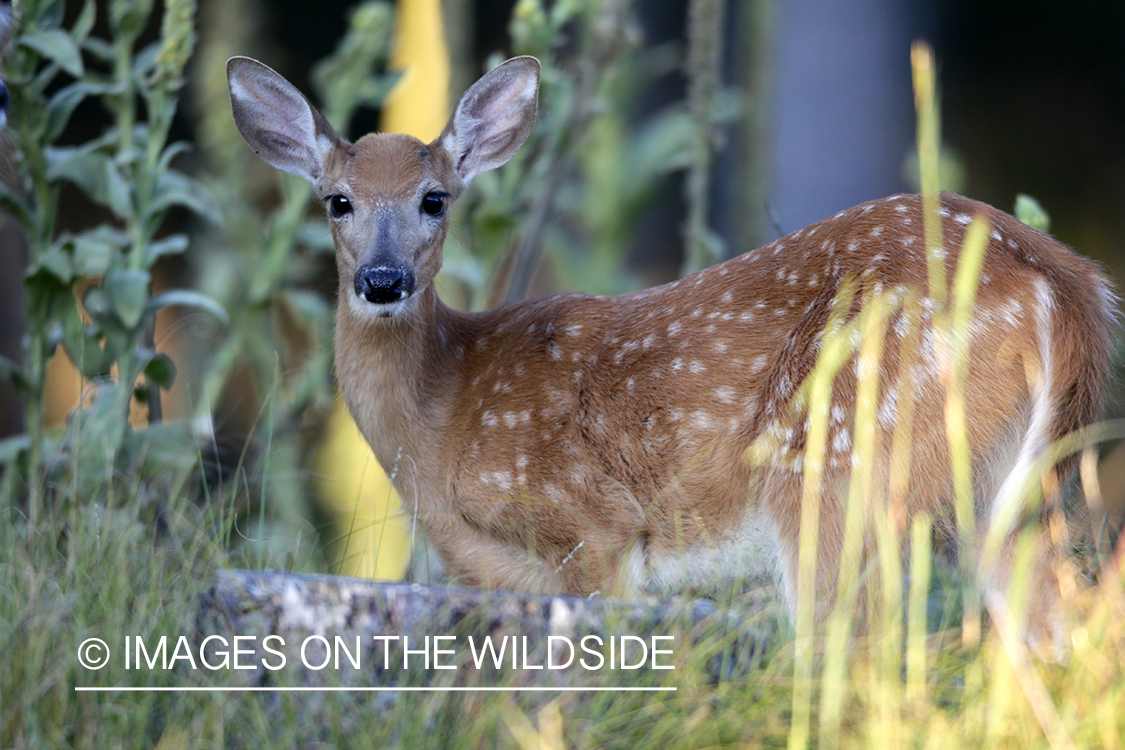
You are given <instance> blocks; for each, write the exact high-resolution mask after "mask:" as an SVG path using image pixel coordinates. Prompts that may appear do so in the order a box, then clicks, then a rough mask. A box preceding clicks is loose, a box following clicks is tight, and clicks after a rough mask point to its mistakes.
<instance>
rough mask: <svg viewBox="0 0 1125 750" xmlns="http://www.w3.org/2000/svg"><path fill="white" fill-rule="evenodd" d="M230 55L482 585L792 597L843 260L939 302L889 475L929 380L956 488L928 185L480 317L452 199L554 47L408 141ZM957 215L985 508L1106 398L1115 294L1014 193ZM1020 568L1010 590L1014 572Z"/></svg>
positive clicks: (344, 335) (832, 535)
mask: <svg viewBox="0 0 1125 750" xmlns="http://www.w3.org/2000/svg"><path fill="white" fill-rule="evenodd" d="M227 71H228V78H229V83H230V90H231V100H232V105H233V109H234V118H235V122H236V123H237V125H238V128H239V130H240V131H241V132H242V135H243V136H244V137H245V138H246V140H247V142H249V144H250V145H251V147H252V148H253V149H254V150H255V152H256V153H258V155H259V156H261V158H262V159H264V160H265V161H266V162H268V163H269V164H271V165H273V166H274V167H276V168H277V169H280V170H282V171H285V172H289V173H292V174H296V175H300V176H302V177H304V178H306V179H308V180H309V181H310V182H312V183H313V184H314V185H315V187H316V192H317V195H318V196H319V198H320V200H321V201H322V202H323V204H324V206H325V209H326V211H327V213H328V219H329V222H330V224H331V227H332V234H333V237H334V239H335V243H336V249H337V254H336V259H337V266H338V269H339V274H340V277H339V283H340V287H339V310H338V317H337V329H336V372H337V377H338V379H339V383H340V387H341V389H342V391H343V396H344V399H345V400H346V402H347V404H348V407H349V408H350V409H351V413H352V415H353V416H354V417H355V420H356V422H357V423H358V424H359V427H360V429H361V430H362V432H363V434H364V435H365V436H366V438H367V441H368V442H369V443H370V444H371V447H372V449H373V450H374V452H375V455H376V457H377V458H378V459H379V461H380V462H381V463H382V465H383V466H384V468H385V469H386V470H387V472H388V473H389V475H390V476H391V477H392V478H393V480H394V483H395V486H396V488H397V489H398V491H399V493H400V494H401V496H402V499H403V502H404V505H405V507H406V509H407V511H414V512H416V513H417V515H418V517H419V518H421V520H422V521H423V522H424V525H425V527H426V530H427V532H428V534H429V539H430V541H431V542H432V544H434V545H435V546H436V548H437V550H438V551H439V552H440V554H441V555H442V557H443V558H444V560H445V562H446V564H447V566H448V568H449V570H450V572H451V573H452V574H453V575H454V576H455V577H456V578H457V579H458V580H460V581H462V582H466V583H470V584H478V585H488V586H502V587H513V588H521V589H534V590H540V591H553V592H570V593H574V594H590V593H593V592H595V591H601V592H606V593H608V592H614V591H628V590H637V589H640V590H645V589H649V590H651V589H656V588H659V587H661V586H662V585H665V586H666V585H669V584H678V583H681V582H684V581H687V582H690V583H696V584H699V583H708V582H711V583H713V582H715V581H718V580H730V579H731V578H741V577H759V576H761V575H762V573H763V572H765V571H766V570H767V569H770V568H776V569H778V570H779V572H780V575H781V580H782V583H783V588H784V590H785V592H786V595H787V597H788V600H789V601H790V603H793V602H795V601H796V592H795V587H796V582H797V573H796V569H797V555H798V552H797V550H798V531H799V525H800V524H799V517H800V512H801V493H802V484H801V482H802V472H801V469H800V466H801V459H800V455H801V452H802V450H803V448H804V442H805V438H806V432H805V431H806V422H805V416H804V415H802V414H801V413H799V410H794V409H792V408H790V407H791V402H792V401H793V398H794V395H795V394H796V393H797V391H798V388H799V386H800V385H801V383H802V381H803V380H804V379H805V377H806V375H807V374H808V373H809V372H810V370H811V368H812V366H813V364H814V362H815V361H816V358H817V354H818V350H819V348H820V342H821V337H822V335H823V331H824V329H825V326H826V324H827V321H828V318H829V314H830V312H831V311H832V309H833V300H834V298H835V297H836V295H837V293H838V291H839V290H840V288H841V285H842V284H843V283H844V280H845V279H853V280H854V286H855V289H856V290H857V302H856V304H855V306H854V307H855V308H856V309H858V305H859V302H858V301H861V300H863V299H865V298H868V297H870V295H871V294H873V293H876V292H878V290H880V289H886V290H889V289H899V290H903V293H913V294H916V295H917V299H919V300H920V302H919V305H918V309H919V310H921V311H922V313H921V314H920V316H919V318H918V319H917V320H912V319H911V318H910V317H909V316H908V315H906V314H905V313H904V312H903V311H902V310H899V311H898V312H897V313H895V314H894V315H893V316H892V317H891V318H890V323H889V324H888V326H887V328H886V346H885V350H884V354H883V359H882V369H881V377H880V384H879V408H878V414H877V418H876V419H875V420H874V424H876V425H877V430H878V433H879V434H878V438H877V440H876V457H877V464H878V465H877V467H876V479H877V480H880V481H882V482H883V483H884V486H885V484H886V482H887V481H888V476H889V468H888V466H889V461H890V460H889V455H890V451H891V443H892V436H893V432H894V429H895V426H896V422H898V421H899V416H900V415H899V413H898V401H897V399H898V398H899V394H900V393H902V392H903V391H902V389H900V387H899V386H900V385H901V384H902V383H906V384H907V385H908V386H909V389H910V391H911V393H912V394H913V396H912V397H911V400H912V401H913V408H912V413H913V419H912V444H911V447H910V466H911V471H910V474H909V484H908V487H907V493H906V499H907V510H908V511H909V512H917V511H922V510H924V511H928V512H929V511H935V512H940V511H941V510H942V509H948V508H949V507H950V505H951V503H952V500H951V497H952V490H951V478H950V476H951V470H950V458H949V450H948V447H947V439H946V429H945V417H944V414H945V401H946V398H945V396H946V386H945V384H944V383H943V382H942V376H941V374H940V370H941V368H940V367H939V365H938V361H939V360H940V359H941V354H940V351H939V350H940V349H941V347H943V346H944V345H945V344H946V343H947V340H946V339H945V338H943V337H941V336H935V335H934V330H935V329H934V327H933V325H932V320H931V317H932V316H931V315H930V312H931V311H932V304H930V302H929V300H928V299H927V291H926V290H927V289H928V282H927V261H926V251H925V242H924V240H923V211H922V201H921V199H920V198H919V197H918V196H908V195H900V196H894V197H891V198H886V199H884V200H879V201H873V202H871V203H866V204H863V205H861V206H858V207H856V208H853V209H850V210H847V211H843V212H841V213H839V214H837V215H836V216H834V217H832V218H830V219H826V220H824V221H821V222H819V223H817V224H813V225H812V226H810V227H807V228H805V229H803V230H801V231H798V232H795V233H793V234H791V235H789V236H786V237H783V238H781V239H779V240H777V241H775V242H773V243H771V244H769V245H766V246H765V247H762V248H759V249H758V250H755V251H753V252H750V253H747V254H746V255H743V256H741V257H738V258H734V259H732V260H729V261H726V262H725V263H721V264H719V265H717V266H715V267H713V268H709V269H707V270H704V271H701V272H699V273H696V274H693V275H691V276H688V277H686V278H683V279H680V280H679V281H676V282H673V283H670V284H665V285H664V286H660V287H656V288H654V289H649V290H646V291H642V292H637V293H634V294H626V295H623V296H620V297H597V296H591V295H586V294H561V295H556V296H552V297H546V298H543V299H532V300H527V301H523V302H518V303H513V304H506V305H503V306H500V307H497V308H495V309H492V310H488V311H485V312H481V313H462V312H458V311H455V310H451V309H450V308H448V307H446V306H445V305H443V304H442V302H441V301H440V300H439V299H438V296H437V292H436V291H435V289H434V276H435V274H437V272H438V269H439V268H440V267H441V263H442V243H443V241H444V240H445V236H446V231H447V229H448V226H449V211H450V210H451V207H452V205H453V203H454V202H455V201H456V200H457V199H458V198H459V197H460V196H461V194H462V192H463V191H464V190H465V187H466V186H467V185H468V183H469V181H470V180H471V179H472V178H473V176H474V175H476V174H478V173H480V172H484V171H486V170H489V169H494V168H496V167H499V166H500V165H502V164H504V163H505V162H506V161H508V159H509V158H511V157H512V155H513V154H514V153H515V152H516V151H517V150H518V149H519V148H520V146H521V145H522V144H523V142H524V141H525V139H526V138H527V135H528V132H529V131H530V129H531V127H532V123H533V122H534V120H535V115H536V107H537V96H538V83H539V63H538V62H537V61H536V60H535V59H534V58H529V57H519V58H515V59H512V60H509V61H507V62H505V63H504V64H502V65H500V66H499V67H497V68H496V69H494V70H492V71H491V72H490V73H488V74H487V75H485V76H484V77H483V78H482V79H481V80H480V81H479V82H477V83H476V84H475V85H474V86H473V87H472V88H470V89H469V91H468V92H467V93H465V95H464V96H463V97H462V98H461V100H460V102H459V103H458V104H457V107H456V110H455V111H454V113H453V116H452V118H451V119H450V121H449V124H448V126H447V127H446V128H445V131H444V132H443V133H442V134H441V135H440V136H438V138H437V139H436V140H434V141H433V142H432V143H429V144H426V143H422V142H421V141H419V140H417V139H415V138H412V137H409V136H405V135H396V134H371V135H366V136H364V137H363V138H361V139H359V140H358V141H357V142H355V143H354V144H353V143H349V142H348V141H346V140H345V139H343V138H341V137H340V136H339V135H338V134H337V133H336V132H335V131H333V129H332V128H331V127H330V126H329V125H328V123H327V122H325V120H324V118H323V117H322V116H321V115H320V114H319V113H318V112H317V111H316V110H315V109H314V108H313V107H312V106H311V105H310V104H309V102H308V101H307V100H306V99H305V97H304V96H302V95H301V93H300V92H298V91H297V89H296V88H294V87H293V86H292V85H291V84H289V83H288V82H287V81H285V80H284V79H283V78H281V77H280V76H279V75H278V74H277V73H275V72H274V71H272V70H271V69H269V68H267V67H266V66H264V65H262V64H261V63H258V62H256V61H254V60H251V59H248V58H243V57H236V58H233V59H231V60H230V61H229V63H228V66H227ZM940 214H941V216H942V217H943V220H942V224H943V229H944V233H943V236H944V243H945V248H946V255H947V259H948V266H949V271H948V272H949V274H950V278H952V271H953V268H954V267H955V266H956V262H957V259H958V257H959V256H958V253H959V250H958V248H959V247H960V245H961V242H962V240H963V238H964V235H965V231H966V226H967V225H968V224H969V223H970V221H971V219H972V218H973V217H974V216H978V215H980V216H984V217H986V218H987V220H988V222H989V223H990V225H991V235H990V238H989V240H988V247H987V252H986V256H985V261H984V266H983V271H982V276H981V284H980V287H979V291H978V292H977V298H976V305H975V308H974V310H975V315H974V318H973V323H972V329H971V331H972V336H971V354H972V357H971V360H970V362H971V365H970V369H969V372H968V376H967V380H966V386H965V390H966V413H967V415H968V437H969V441H970V445H971V447H972V456H973V459H974V461H973V483H974V497H975V498H976V500H975V503H976V507H977V518H978V519H981V520H980V523H982V524H984V523H987V520H988V517H989V510H990V507H991V505H992V503H993V500H994V498H996V497H997V496H998V495H1000V494H1003V493H1004V492H1006V491H1010V489H1011V487H1012V486H1013V483H1015V482H1016V481H1017V480H1019V479H1020V478H1021V477H1022V476H1024V475H1026V473H1027V472H1028V470H1029V466H1030V464H1031V463H1032V459H1034V458H1035V457H1036V456H1038V455H1039V454H1040V453H1041V452H1042V451H1043V450H1044V449H1045V448H1046V446H1048V445H1049V444H1050V443H1051V442H1052V441H1054V440H1055V439H1057V438H1058V437H1060V436H1062V435H1064V434H1066V433H1068V432H1070V431H1072V430H1074V429H1076V428H1078V427H1081V426H1083V425H1086V424H1088V423H1089V422H1091V421H1092V420H1094V419H1095V418H1096V416H1097V414H1098V411H1099V408H1100V405H1101V401H1102V392H1103V388H1104V384H1105V382H1106V379H1107V373H1108V367H1109V351H1110V339H1111V329H1112V318H1113V311H1112V310H1113V304H1114V298H1113V295H1112V292H1111V290H1110V288H1109V285H1108V283H1107V280H1106V279H1105V277H1104V276H1103V275H1102V273H1101V272H1100V270H1099V269H1098V267H1097V266H1096V264H1094V263H1093V262H1091V261H1089V260H1087V259H1085V258H1082V257H1080V256H1079V255H1077V254H1076V253H1074V252H1072V251H1071V250H1070V249H1068V248H1067V247H1065V246H1063V245H1062V244H1060V243H1058V242H1056V241H1055V240H1053V239H1052V238H1050V237H1048V236H1046V235H1044V234H1042V233H1040V232H1037V231H1035V230H1033V229H1031V228H1029V227H1027V226H1025V225H1023V224H1021V223H1019V222H1018V221H1016V220H1015V219H1013V218H1011V217H1010V216H1008V215H1006V214H1004V213H1002V212H1000V211H997V210H996V209H994V208H991V207H989V206H986V205H984V204H981V203H977V202H974V201H971V200H968V199H966V198H962V197H960V196H956V195H951V194H946V195H943V196H942V197H941V208H940ZM911 330H914V332H915V333H916V335H915V338H916V339H917V340H918V342H919V343H918V348H917V357H916V360H915V361H914V362H912V363H907V362H905V358H904V357H903V358H900V356H899V353H900V350H901V348H902V344H901V342H902V340H903V338H904V337H905V336H907V335H908V334H909V333H910V332H911ZM900 359H903V364H904V366H903V367H901V368H900V366H899V365H900V361H899V360H900ZM856 370H857V368H854V367H845V368H843V370H842V371H841V372H840V374H839V376H838V377H837V380H836V384H835V387H834V391H833V401H832V404H831V406H830V413H829V414H827V415H826V416H825V418H826V419H828V420H829V422H830V432H829V440H828V453H827V455H826V462H825V473H824V481H823V487H822V490H821V498H822V499H821V505H820V526H819V528H820V539H819V555H818V569H817V570H818V573H817V579H818V583H817V594H818V596H820V597H828V596H830V595H831V592H832V590H833V589H834V587H835V585H836V575H837V572H838V571H837V567H836V566H837V561H838V557H839V552H840V547H841V535H842V533H843V506H844V503H843V499H844V498H845V497H846V493H847V488H846V486H847V478H848V476H849V472H850V471H851V456H852V450H851V448H852V445H853V436H852V433H853V430H854V424H855V408H854V403H855V393H856V383H857V372H856ZM767 432H769V433H770V434H772V435H774V436H775V437H776V438H777V441H778V445H779V452H778V457H777V459H776V460H774V461H765V462H764V463H754V464H752V463H751V462H748V461H747V460H746V458H745V457H744V453H745V452H746V449H747V447H748V446H750V445H751V444H752V443H753V442H754V441H755V440H756V439H757V438H758V437H759V436H760V435H762V434H764V433H767ZM794 456H796V458H794ZM1006 488H1007V489H1006ZM883 494H884V495H885V494H886V493H885V492H884V493H883ZM1051 554H1054V553H1051ZM1006 560H1007V557H1006V556H1003V557H1002V559H1001V560H1000V562H999V563H998V566H997V568H996V570H995V572H994V573H992V574H989V575H987V576H985V577H984V579H985V580H984V581H983V583H984V585H985V586H986V587H989V588H991V589H992V590H999V589H1000V587H1002V586H1003V585H1004V584H1005V583H1006V578H1007V571H1006V568H1005V565H1006ZM1046 560H1047V558H1046V557H1045V558H1044V561H1043V564H1041V565H1039V566H1038V570H1039V571H1040V574H1041V576H1042V580H1041V581H1038V582H1035V583H1034V586H1035V587H1036V588H1035V592H1034V593H1033V596H1037V597H1039V598H1038V599H1036V600H1035V601H1036V602H1042V603H1043V606H1045V607H1050V605H1051V599H1052V594H1051V591H1052V590H1053V589H1057V584H1056V583H1054V582H1053V577H1052V574H1051V571H1050V570H1048V568H1049V567H1050V566H1048V565H1046Z"/></svg>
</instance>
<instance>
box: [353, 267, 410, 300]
mask: <svg viewBox="0 0 1125 750" xmlns="http://www.w3.org/2000/svg"><path fill="white" fill-rule="evenodd" d="M354 283H355V293H356V295H357V296H359V297H361V298H362V299H365V300H367V301H368V302H371V303H373V304H376V305H389V304H391V303H392V302H400V301H401V300H404V299H406V298H407V297H409V296H410V295H411V294H413V293H414V272H413V271H411V270H410V269H409V268H388V267H387V266H375V267H372V266H364V267H362V268H360V269H359V270H358V271H356V272H355V282H354Z"/></svg>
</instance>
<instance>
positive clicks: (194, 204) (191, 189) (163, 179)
mask: <svg viewBox="0 0 1125 750" xmlns="http://www.w3.org/2000/svg"><path fill="white" fill-rule="evenodd" d="M172 206H184V207H186V208H189V209H191V210H192V211H194V212H195V213H197V214H199V215H200V216H202V217H203V218H205V219H207V220H208V221H211V222H214V223H216V224H218V223H219V222H220V221H221V220H222V218H223V214H222V211H220V210H219V206H218V204H217V203H215V199H214V197H212V195H211V192H210V191H209V190H208V189H207V188H205V187H204V186H203V185H202V184H201V183H199V182H197V181H196V180H193V179H192V178H190V177H188V176H187V175H186V174H184V173H183V172H177V171H176V170H174V169H170V170H168V171H167V172H165V173H164V174H162V175H160V178H159V179H158V180H157V182H156V195H155V197H154V198H153V200H152V210H153V211H154V212H156V211H160V210H164V209H168V208H171V207H172Z"/></svg>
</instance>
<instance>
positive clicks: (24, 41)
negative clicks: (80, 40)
mask: <svg viewBox="0 0 1125 750" xmlns="http://www.w3.org/2000/svg"><path fill="white" fill-rule="evenodd" d="M17 42H18V44H20V45H21V46H24V47H30V48H31V49H33V50H35V51H36V52H38V53H39V54H40V55H42V56H43V57H45V58H47V59H48V60H50V61H52V62H54V63H57V64H58V66H59V67H60V68H62V69H63V70H65V71H66V72H67V73H69V74H70V75H72V76H74V77H75V78H81V77H82V52H81V51H79V49H78V45H77V44H75V43H74V40H73V39H71V38H70V34H67V33H66V32H65V31H62V30H60V29H51V30H50V31H33V32H31V33H30V34H23V35H22V36H20V37H18V39H17Z"/></svg>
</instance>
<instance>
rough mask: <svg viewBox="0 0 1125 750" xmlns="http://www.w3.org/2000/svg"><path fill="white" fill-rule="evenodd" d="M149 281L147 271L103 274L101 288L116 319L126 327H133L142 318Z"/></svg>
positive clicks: (146, 300)
mask: <svg viewBox="0 0 1125 750" xmlns="http://www.w3.org/2000/svg"><path fill="white" fill-rule="evenodd" d="M151 282H152V277H151V276H150V275H149V273H148V271H111V272H109V273H107V274H106V275H105V279H103V281H102V289H103V290H104V291H105V294H106V296H107V297H108V298H109V304H110V307H111V308H113V311H114V313H115V314H116V315H117V319H118V320H120V321H121V322H122V323H123V324H124V325H125V327H126V328H127V329H130V330H132V329H135V328H136V327H137V326H138V325H140V322H141V320H142V319H143V318H144V314H145V309H146V304H147V303H148V302H149V298H148V290H149V284H150V283H151Z"/></svg>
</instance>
